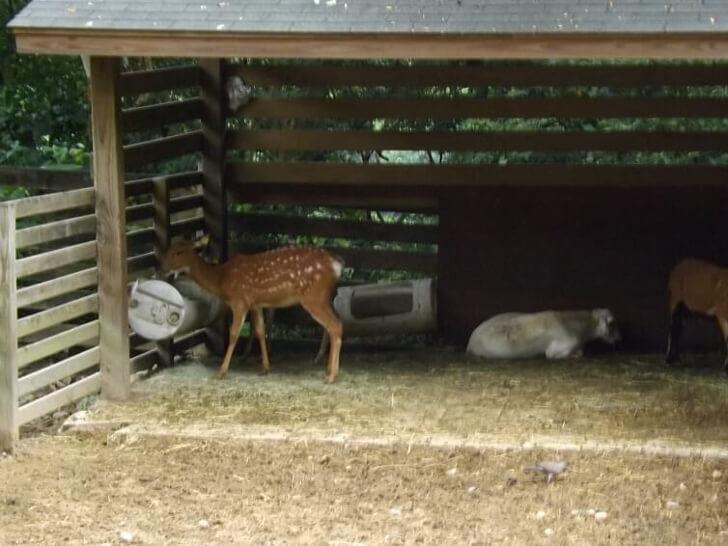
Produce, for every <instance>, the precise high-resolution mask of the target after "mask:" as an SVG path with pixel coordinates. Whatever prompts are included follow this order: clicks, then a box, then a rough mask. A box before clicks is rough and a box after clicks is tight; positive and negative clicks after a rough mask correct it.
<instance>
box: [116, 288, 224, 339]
mask: <svg viewBox="0 0 728 546" xmlns="http://www.w3.org/2000/svg"><path fill="white" fill-rule="evenodd" d="M224 312H225V304H224V303H223V302H222V301H221V300H220V299H218V298H215V297H214V296H212V295H210V294H209V293H207V292H205V291H204V290H202V289H201V288H200V287H199V286H197V285H196V284H195V283H194V282H193V281H191V280H189V279H178V280H177V281H175V282H174V284H171V283H168V282H165V281H160V280H154V279H150V280H138V281H137V282H135V283H134V286H133V287H132V289H131V294H130V295H129V326H131V328H132V330H134V332H136V333H137V334H139V335H140V336H142V337H143V338H145V339H150V340H153V341H159V340H162V339H169V338H171V337H174V336H179V335H182V334H185V333H187V332H191V331H193V330H196V329H198V328H203V327H205V326H207V325H208V324H210V323H212V322H213V321H214V320H215V319H217V318H218V317H220V316H221V315H222V314H223V313H224Z"/></svg>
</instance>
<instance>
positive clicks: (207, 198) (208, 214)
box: [200, 59, 228, 354]
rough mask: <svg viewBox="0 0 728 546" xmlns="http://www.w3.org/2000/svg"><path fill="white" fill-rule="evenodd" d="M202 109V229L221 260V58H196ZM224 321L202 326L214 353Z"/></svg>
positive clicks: (221, 342)
mask: <svg viewBox="0 0 728 546" xmlns="http://www.w3.org/2000/svg"><path fill="white" fill-rule="evenodd" d="M200 70H201V74H200V91H201V97H202V102H203V108H202V134H203V135H204V140H203V146H202V174H203V177H204V180H205V183H204V186H203V199H204V205H203V214H204V217H205V231H206V232H207V234H208V235H209V236H210V246H209V255H210V257H211V258H213V259H215V260H219V261H220V262H224V261H226V260H227V258H228V217H227V214H228V204H227V187H226V186H225V151H226V150H225V133H226V128H225V114H226V110H227V103H226V100H225V79H224V72H225V61H224V60H223V59H202V60H200ZM226 330H227V327H226V321H225V319H221V320H219V321H216V322H215V323H214V324H212V325H211V326H210V327H208V328H207V329H206V333H207V340H208V341H207V343H208V345H209V347H210V349H212V350H213V351H214V352H215V353H218V354H219V353H222V352H224V350H225V339H226V338H227V333H226Z"/></svg>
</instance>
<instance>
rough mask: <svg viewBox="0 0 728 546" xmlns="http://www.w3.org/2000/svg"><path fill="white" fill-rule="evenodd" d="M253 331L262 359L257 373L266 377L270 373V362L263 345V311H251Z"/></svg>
mask: <svg viewBox="0 0 728 546" xmlns="http://www.w3.org/2000/svg"><path fill="white" fill-rule="evenodd" d="M253 329H254V330H255V337H257V338H258V343H259V344H260V358H261V359H262V363H261V367H260V370H259V371H258V373H259V374H260V375H266V374H267V373H268V372H270V360H269V359H268V348H267V346H266V343H265V317H264V316H263V309H260V308H258V309H253Z"/></svg>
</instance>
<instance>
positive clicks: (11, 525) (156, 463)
mask: <svg viewBox="0 0 728 546" xmlns="http://www.w3.org/2000/svg"><path fill="white" fill-rule="evenodd" d="M698 360H699V361H698V362H697V364H705V363H712V360H713V359H712V358H711V357H706V358H705V360H700V359H698ZM216 364H217V361H216V359H208V360H206V361H205V362H203V363H195V362H192V363H189V364H187V365H183V366H178V367H176V368H175V369H173V370H167V371H164V372H162V373H159V374H157V375H155V376H152V377H151V378H149V379H147V380H144V381H140V382H138V383H136V384H135V389H134V390H135V395H134V399H133V401H131V402H129V403H125V404H117V405H112V404H101V405H99V406H98V407H97V408H96V409H94V410H92V411H91V412H90V414H89V416H88V418H89V420H90V421H91V422H92V423H96V424H103V425H104V426H108V427H109V428H102V429H97V430H96V431H95V432H85V433H79V432H75V433H68V434H65V435H45V434H44V435H37V436H34V437H30V438H27V439H26V440H24V441H23V442H22V443H21V446H20V449H19V451H18V453H16V454H14V455H13V456H12V457H11V456H6V457H4V458H3V457H0V544H2V545H5V544H8V545H12V544H23V545H25V544H40V545H45V544H94V545H99V544H126V543H132V544H163V545H166V544H170V545H176V544H179V545H189V544H211V545H224V544H316V545H319V544H320V545H344V544H347V545H348V544H370V545H373V544H483V545H485V544H528V545H530V544H579V545H584V544H600V545H601V544H620V545H621V544H640V545H643V544H681V545H682V544H711V545H712V544H715V545H718V544H728V459H725V458H723V459H721V458H708V457H696V456H693V457H678V456H647V455H644V454H635V453H624V452H619V451H612V452H603V451H600V450H593V449H585V450H583V451H566V450H563V451H554V450H552V449H543V448H540V447H538V446H539V440H540V439H543V438H556V439H567V440H568V441H569V442H574V443H576V444H578V443H579V442H582V443H586V442H588V441H591V440H595V439H597V440H600V441H604V442H606V441H609V440H620V441H631V442H640V441H642V442H646V441H659V442H662V443H663V445H672V446H681V445H690V446H693V447H695V446H713V447H716V448H720V447H723V448H725V447H726V439H728V431H727V430H726V428H727V427H726V426H725V425H724V424H723V423H724V420H725V416H726V415H727V413H726V409H727V408H728V380H726V379H725V378H724V377H723V376H722V375H721V372H720V370H719V368H718V366H715V367H711V368H701V367H698V368H696V369H692V370H676V371H667V370H665V369H664V368H662V367H661V366H659V365H658V364H657V359H649V358H645V357H619V358H617V357H610V358H605V359H598V360H586V361H570V362H561V363H545V362H535V361H534V362H520V363H508V364H506V363H495V364H493V363H490V364H487V365H486V364H484V363H480V362H468V361H465V360H464V359H462V357H460V356H458V355H457V354H456V353H453V352H449V351H446V350H437V351H435V350H426V351H417V352H414V353H402V352H390V353H376V354H371V353H359V354H349V355H348V356H347V358H346V360H344V361H343V362H342V373H341V376H340V380H339V382H338V383H337V384H336V385H333V386H326V385H324V384H323V373H322V370H321V369H320V368H319V367H314V366H313V365H311V364H310V363H309V362H308V360H307V358H306V359H304V358H303V357H300V356H298V357H294V356H291V355H285V354H280V355H276V357H275V360H274V367H275V370H276V371H275V373H273V374H271V375H270V376H267V377H259V376H257V375H255V374H254V373H253V371H252V367H253V366H254V363H253V362H248V363H246V364H239V365H238V367H237V370H236V371H235V372H234V373H233V374H231V376H230V377H229V378H228V379H227V380H225V381H218V380H216V379H214V366H215V365H216ZM109 423H111V424H110V425H109ZM145 431H146V432H145ZM150 431H151V432H150ZM246 431H247V435H246ZM206 432H207V434H206ZM251 433H252V435H253V436H255V435H258V437H266V434H268V437H276V435H280V434H281V433H283V434H284V435H283V436H281V437H285V438H288V439H287V440H284V441H266V440H256V441H253V440H251ZM286 434H287V436H286ZM322 435H324V436H325V435H328V437H329V438H336V441H333V442H328V441H324V442H321V441H317V438H320V437H321V436H322ZM428 435H431V436H432V437H437V438H449V439H450V440H453V443H451V444H447V442H445V443H444V444H442V443H441V444H440V445H441V447H440V448H435V447H432V446H428V445H426V442H424V443H423V442H421V441H419V440H417V441H415V440H414V439H415V438H418V439H422V438H426V437H428ZM377 439H380V440H382V439H385V440H392V439H393V440H394V441H393V443H392V444H391V445H375V444H376V443H377V442H376V440H377ZM493 439H499V440H502V441H503V442H504V445H505V444H508V443H509V442H513V443H514V444H515V445H519V446H520V447H519V448H518V449H504V448H499V449H490V448H486V447H481V448H478V447H473V446H477V445H478V441H481V440H482V441H484V442H485V441H486V440H493ZM534 439H535V440H534ZM358 440H360V441H358ZM363 440H367V441H363ZM370 440H371V441H370ZM457 440H466V443H467V442H470V443H469V444H468V445H470V447H469V448H462V447H453V446H457V445H459V444H458V442H457ZM529 442H530V445H529ZM385 443H386V442H385ZM485 443H487V442H485ZM442 446H444V447H442ZM524 446H525V447H526V449H523V447H524ZM545 459H546V460H561V459H566V460H568V461H569V465H570V468H569V470H568V471H567V472H566V473H565V474H563V475H562V476H560V477H559V478H558V479H557V480H556V481H555V483H552V484H547V483H546V482H545V480H544V478H543V476H541V475H538V474H533V473H530V472H526V471H524V468H525V467H526V466H528V465H531V464H534V463H535V462H538V461H541V460H545ZM597 514H598V515H597Z"/></svg>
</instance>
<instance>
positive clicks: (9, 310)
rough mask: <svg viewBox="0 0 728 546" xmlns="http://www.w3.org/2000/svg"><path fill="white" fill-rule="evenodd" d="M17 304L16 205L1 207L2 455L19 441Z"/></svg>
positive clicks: (0, 384) (0, 377)
mask: <svg viewBox="0 0 728 546" xmlns="http://www.w3.org/2000/svg"><path fill="white" fill-rule="evenodd" d="M17 326H18V303H17V282H16V277H15V205H13V204H12V203H7V204H0V451H12V450H13V449H14V448H15V444H16V443H17V441H18V427H19V426H20V424H19V421H18V335H17Z"/></svg>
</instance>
